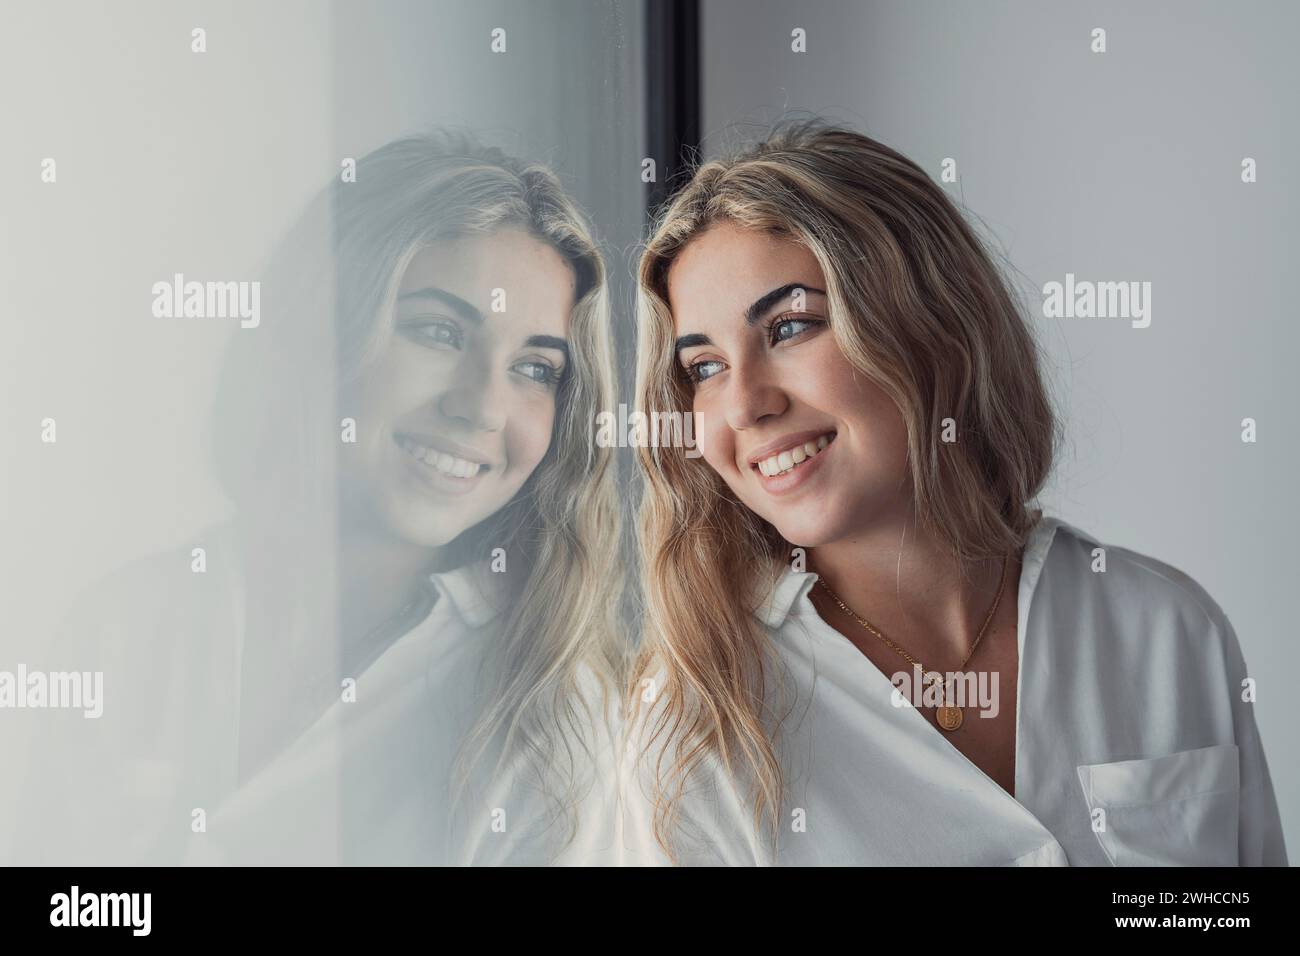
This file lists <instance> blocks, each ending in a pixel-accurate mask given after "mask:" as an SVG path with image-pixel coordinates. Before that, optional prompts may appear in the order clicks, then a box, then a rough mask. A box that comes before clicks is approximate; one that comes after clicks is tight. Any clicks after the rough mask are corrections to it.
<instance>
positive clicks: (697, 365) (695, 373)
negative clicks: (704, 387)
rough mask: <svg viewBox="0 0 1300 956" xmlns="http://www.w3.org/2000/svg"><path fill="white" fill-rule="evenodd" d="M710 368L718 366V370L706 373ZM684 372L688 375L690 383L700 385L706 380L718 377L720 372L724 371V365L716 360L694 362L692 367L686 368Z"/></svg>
mask: <svg viewBox="0 0 1300 956" xmlns="http://www.w3.org/2000/svg"><path fill="white" fill-rule="evenodd" d="M710 366H717V369H716V370H714V371H710V372H705V369H707V368H709V367H710ZM683 371H684V372H685V373H686V378H687V380H688V381H689V382H691V383H693V384H695V385H698V384H700V382H703V381H704V380H705V379H709V378H712V377H713V376H714V375H717V374H718V372H720V371H722V363H721V362H719V361H717V360H715V359H705V360H702V361H699V362H692V363H691V364H690V365H687V366H685V367H684V369H683Z"/></svg>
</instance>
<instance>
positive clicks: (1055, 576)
mask: <svg viewBox="0 0 1300 956" xmlns="http://www.w3.org/2000/svg"><path fill="white" fill-rule="evenodd" d="M1036 545H1037V546H1038V550H1039V551H1040V552H1041V553H1039V554H1035V553H1034V552H1035V546H1036ZM1025 562H1026V566H1027V567H1029V566H1030V565H1031V562H1036V563H1038V564H1039V565H1040V570H1038V571H1037V573H1039V574H1040V580H1039V581H1038V586H1037V588H1036V589H1035V593H1034V598H1035V600H1037V599H1038V598H1039V595H1040V594H1046V595H1048V596H1049V597H1052V596H1059V595H1065V594H1069V595H1072V596H1073V597H1074V598H1075V599H1078V598H1088V599H1090V600H1091V601H1093V602H1101V603H1103V604H1104V605H1105V606H1106V607H1107V608H1108V609H1109V610H1110V611H1111V612H1114V613H1111V614H1108V615H1107V618H1106V619H1107V620H1108V621H1111V622H1112V623H1116V624H1120V623H1127V624H1130V625H1132V626H1133V627H1137V628H1141V627H1151V626H1168V625H1177V626H1179V627H1182V628H1185V629H1188V630H1193V631H1196V632H1199V633H1203V632H1205V631H1206V629H1209V630H1210V631H1213V632H1215V633H1218V634H1219V635H1227V634H1229V633H1231V625H1230V623H1229V621H1228V617H1227V615H1226V614H1225V613H1224V611H1223V608H1222V607H1221V606H1220V605H1219V603H1218V602H1217V601H1216V600H1215V599H1214V598H1213V597H1212V596H1211V595H1210V593H1209V591H1208V590H1206V588H1205V587H1204V586H1203V585H1202V584H1201V583H1200V582H1199V581H1197V580H1196V579H1195V578H1194V577H1192V575H1190V574H1188V573H1187V572H1186V571H1184V570H1182V569H1181V568H1179V567H1178V566H1176V565H1175V564H1172V563H1170V562H1169V561H1164V560H1161V559H1159V558H1156V557H1153V556H1152V555H1150V554H1147V553H1145V552H1143V551H1139V550H1136V549H1134V548H1131V547H1125V546H1123V545H1119V544H1115V543H1112V542H1110V541H1108V540H1106V539H1104V538H1102V537H1100V536H1098V535H1096V534H1093V533H1092V532H1089V531H1086V530H1084V529H1082V528H1079V527H1078V526H1076V525H1074V524H1071V523H1070V522H1068V521H1065V520H1064V519H1062V518H1059V517H1055V516H1044V517H1043V518H1042V519H1040V522H1039V525H1038V526H1036V527H1035V528H1034V530H1033V532H1032V533H1031V535H1030V541H1029V545H1028V547H1027V548H1026V558H1025Z"/></svg>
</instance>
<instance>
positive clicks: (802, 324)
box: [768, 317, 822, 345]
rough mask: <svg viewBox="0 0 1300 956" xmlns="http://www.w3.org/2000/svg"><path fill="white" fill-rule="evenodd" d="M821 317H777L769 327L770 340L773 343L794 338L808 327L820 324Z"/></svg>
mask: <svg viewBox="0 0 1300 956" xmlns="http://www.w3.org/2000/svg"><path fill="white" fill-rule="evenodd" d="M821 321H822V320H821V319H807V318H805V319H799V318H793V317H787V318H778V319H777V320H776V321H775V322H773V323H772V325H771V326H770V327H769V330H768V331H769V333H770V338H771V342H772V344H773V345H775V344H776V343H777V342H784V341H786V340H787V339H792V338H795V337H796V336H799V335H802V334H803V333H804V332H807V331H808V330H809V329H810V328H812V327H813V326H816V325H820V324H821Z"/></svg>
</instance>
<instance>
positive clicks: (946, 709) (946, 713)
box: [817, 558, 1010, 733]
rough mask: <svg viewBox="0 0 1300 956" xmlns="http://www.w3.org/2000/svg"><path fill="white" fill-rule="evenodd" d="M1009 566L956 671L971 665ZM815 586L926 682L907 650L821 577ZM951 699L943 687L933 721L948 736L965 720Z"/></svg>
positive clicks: (1005, 560) (935, 673) (1004, 567)
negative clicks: (917, 671)
mask: <svg viewBox="0 0 1300 956" xmlns="http://www.w3.org/2000/svg"><path fill="white" fill-rule="evenodd" d="M1009 563H1010V559H1009V558H1003V559H1002V577H1001V579H1000V580H999V581H998V593H997V596H996V597H995V598H994V599H993V606H992V607H991V608H989V613H988V616H987V617H986V618H984V625H983V626H982V627H981V628H980V632H979V634H977V635H976V636H975V643H974V644H972V645H971V648H970V653H968V654H967V655H966V659H965V660H964V661H962V662H961V666H959V667H958V668H957V670H958V671H963V670H965V669H966V665H967V664H969V663H970V659H971V658H972V657H974V656H975V648H977V647H979V646H980V641H981V640H983V639H984V632H985V631H987V630H988V628H989V623H990V622H991V621H992V620H993V615H994V614H996V613H997V610H998V604H999V603H1000V602H1001V601H1002V591H1003V589H1004V588H1005V586H1006V583H1007V566H1008V565H1009ZM817 584H818V585H819V586H820V587H821V589H822V590H823V591H825V592H826V593H827V594H829V595H830V597H831V600H832V601H834V602H835V603H836V604H837V605H839V608H840V610H841V611H843V612H844V613H845V614H847V615H848V616H849V617H851V618H853V620H855V621H857V622H858V623H859V624H861V625H862V626H863V627H865V628H866V629H867V630H868V631H870V632H871V633H872V634H874V635H876V637H878V638H880V639H881V640H882V641H884V642H885V643H886V644H888V645H889V646H890V647H891V648H892V649H893V650H894V651H895V652H896V653H898V654H899V655H900V656H901V657H902V658H903V659H904V660H906V661H907V662H908V663H909V664H912V665H914V666H916V667H918V668H920V669H921V682H922V683H925V680H926V673H925V665H924V664H922V663H921V662H920V661H919V660H917V659H916V658H915V657H913V656H912V655H911V654H909V653H907V651H905V650H903V648H901V647H899V646H898V645H897V644H895V643H894V642H893V641H891V640H890V639H889V638H887V637H885V635H884V634H881V633H880V631H879V630H878V629H877V628H876V627H874V626H872V624H871V623H870V622H868V621H867V620H865V619H864V618H862V617H861V616H859V615H858V614H856V613H854V611H853V609H852V608H850V607H849V606H848V605H847V604H845V603H844V602H843V601H842V600H840V596H839V595H838V594H836V593H835V592H834V591H832V590H831V589H830V587H829V585H827V584H826V582H825V581H824V580H822V578H821V576H820V575H819V576H818V578H817ZM930 673H931V676H933V677H937V678H938V679H939V680H940V681H942V680H943V675H942V674H940V673H939V672H938V671H931V672H930ZM951 700H952V695H951V694H950V693H949V688H948V686H947V685H945V686H944V703H943V704H941V705H940V706H939V707H937V708H936V709H935V712H934V716H935V720H936V721H937V722H938V724H939V726H940V727H942V728H943V729H944V730H946V731H948V732H949V733H951V732H952V731H954V730H956V729H957V728H958V727H960V726H961V725H962V721H963V720H964V719H965V714H963V713H962V709H961V708H960V707H958V706H957V705H956V704H955V703H950V702H951Z"/></svg>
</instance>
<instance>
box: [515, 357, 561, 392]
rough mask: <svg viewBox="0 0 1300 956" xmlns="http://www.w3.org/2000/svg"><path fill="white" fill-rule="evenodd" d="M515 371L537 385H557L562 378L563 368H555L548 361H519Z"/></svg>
mask: <svg viewBox="0 0 1300 956" xmlns="http://www.w3.org/2000/svg"><path fill="white" fill-rule="evenodd" d="M515 371H517V372H519V374H521V375H523V376H524V377H525V378H528V379H531V380H532V381H534V382H537V383H538V384H539V385H551V386H554V385H559V384H560V382H561V380H562V379H563V378H564V369H559V368H556V367H555V366H554V365H552V364H551V363H550V362H520V363H519V364H518V365H516V366H515Z"/></svg>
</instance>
